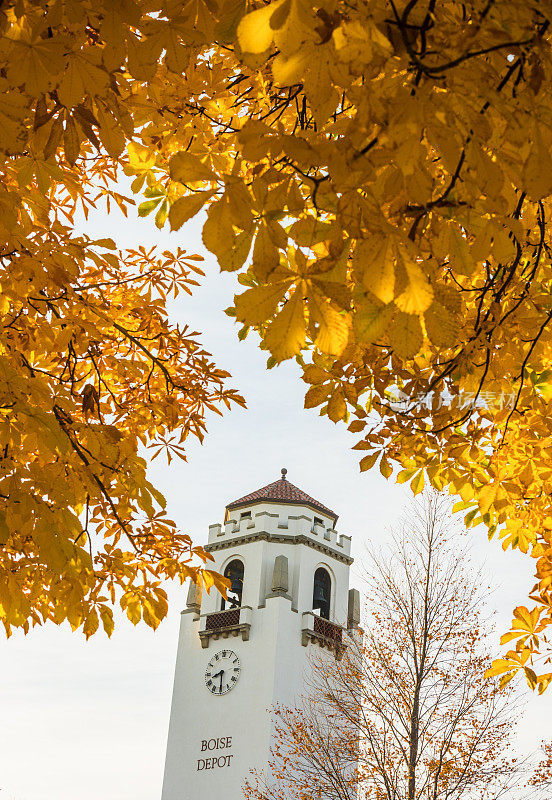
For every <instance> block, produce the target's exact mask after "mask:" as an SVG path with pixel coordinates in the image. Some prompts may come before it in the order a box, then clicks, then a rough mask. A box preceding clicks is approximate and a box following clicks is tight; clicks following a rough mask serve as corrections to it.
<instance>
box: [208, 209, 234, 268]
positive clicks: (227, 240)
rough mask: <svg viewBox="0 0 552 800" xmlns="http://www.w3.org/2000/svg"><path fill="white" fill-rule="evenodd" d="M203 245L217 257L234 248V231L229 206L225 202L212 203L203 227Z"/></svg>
mask: <svg viewBox="0 0 552 800" xmlns="http://www.w3.org/2000/svg"><path fill="white" fill-rule="evenodd" d="M201 238H202V239H203V244H204V245H205V247H206V248H207V250H210V251H211V253H214V254H215V255H216V256H218V255H219V254H222V253H226V251H227V250H228V249H229V248H230V247H231V246H232V244H233V241H234V229H233V227H232V220H231V219H230V212H229V210H228V204H227V203H226V202H225V201H224V200H217V201H216V202H215V203H211V205H210V206H209V211H208V212H207V221H206V222H205V225H204V226H203V231H202V237H201Z"/></svg>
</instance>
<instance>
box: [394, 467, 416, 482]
mask: <svg viewBox="0 0 552 800" xmlns="http://www.w3.org/2000/svg"><path fill="white" fill-rule="evenodd" d="M417 471H418V470H417V469H401V471H400V472H399V474H398V475H397V483H406V481H409V480H410V478H412V476H413V475H415V474H416V472H417Z"/></svg>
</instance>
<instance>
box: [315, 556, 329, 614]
mask: <svg viewBox="0 0 552 800" xmlns="http://www.w3.org/2000/svg"><path fill="white" fill-rule="evenodd" d="M331 594H332V581H331V579H330V576H329V574H328V571H327V570H325V569H324V567H318V569H317V570H316V572H315V573H314V589H313V593H312V610H313V611H316V610H317V609H318V613H319V614H320V616H321V617H323V618H324V619H329V618H330V599H331Z"/></svg>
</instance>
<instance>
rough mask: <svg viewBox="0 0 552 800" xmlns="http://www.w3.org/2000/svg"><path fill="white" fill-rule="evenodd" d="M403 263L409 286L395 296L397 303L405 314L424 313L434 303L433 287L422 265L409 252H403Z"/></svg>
mask: <svg viewBox="0 0 552 800" xmlns="http://www.w3.org/2000/svg"><path fill="white" fill-rule="evenodd" d="M402 263H403V265H404V268H405V270H406V274H407V277H408V286H407V288H406V289H405V290H404V292H402V293H401V294H400V295H399V296H398V297H396V298H395V303H396V305H397V306H398V307H399V308H400V309H401V311H404V312H405V314H423V312H424V311H425V310H426V309H428V308H429V306H430V305H431V303H432V300H433V289H432V288H431V285H430V283H429V281H428V280H427V278H426V276H425V275H424V273H423V271H422V267H421V265H420V264H418V263H417V262H416V261H414V259H413V258H411V257H410V256H409V255H408V254H407V253H404V254H403V256H402Z"/></svg>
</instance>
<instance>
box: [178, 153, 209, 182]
mask: <svg viewBox="0 0 552 800" xmlns="http://www.w3.org/2000/svg"><path fill="white" fill-rule="evenodd" d="M169 174H170V176H171V178H172V179H173V181H179V182H180V183H195V182H196V181H212V180H215V179H216V175H215V173H214V172H213V171H212V170H211V169H210V168H209V167H208V166H207V165H206V164H204V163H203V160H202V159H201V158H200V157H199V156H198V155H196V154H195V153H190V152H188V151H185V150H181V151H180V152H179V153H175V154H174V156H172V158H171V160H170V161H169Z"/></svg>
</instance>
